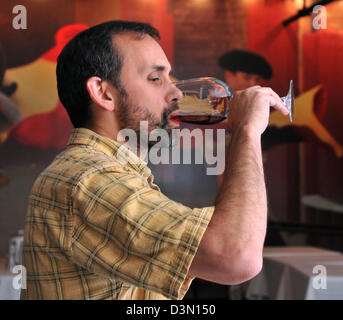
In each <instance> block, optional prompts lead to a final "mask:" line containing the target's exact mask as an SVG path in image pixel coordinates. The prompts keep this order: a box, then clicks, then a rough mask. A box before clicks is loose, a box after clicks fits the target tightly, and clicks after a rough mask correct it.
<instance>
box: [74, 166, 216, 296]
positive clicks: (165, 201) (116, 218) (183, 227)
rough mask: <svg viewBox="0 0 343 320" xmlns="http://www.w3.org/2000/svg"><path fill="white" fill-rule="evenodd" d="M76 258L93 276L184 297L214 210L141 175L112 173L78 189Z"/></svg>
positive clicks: (85, 180) (89, 179) (91, 179)
mask: <svg viewBox="0 0 343 320" xmlns="http://www.w3.org/2000/svg"><path fill="white" fill-rule="evenodd" d="M72 198H73V208H74V210H73V215H74V217H73V220H74V227H73V234H72V237H71V241H72V244H71V259H72V260H73V261H74V262H75V263H77V264H79V265H81V266H82V267H84V268H86V269H88V270H89V271H91V272H94V273H97V274H100V275H103V276H105V277H110V278H114V279H116V280H122V281H124V282H127V283H130V284H132V285H135V286H137V287H141V288H144V289H146V290H151V291H155V292H159V293H161V294H163V295H164V296H166V297H167V298H170V299H180V298H182V297H183V296H184V294H185V292H186V291H187V289H188V287H189V285H190V283H191V280H192V279H191V278H190V277H189V276H188V270H189V268H190V265H191V263H192V260H193V258H194V256H195V254H196V251H197V249H198V247H199V244H200V241H201V239H202V236H203V234H204V232H205V230H206V228H207V226H208V224H209V222H210V220H211V217H212V214H213V211H214V207H206V208H200V209H191V208H189V207H187V206H184V205H182V204H181V203H178V202H175V201H172V200H171V199H169V198H168V197H166V196H165V195H163V194H162V193H161V192H160V191H159V190H158V189H155V188H152V187H151V186H150V185H149V183H148V182H147V180H146V179H144V178H143V177H141V176H140V175H139V174H138V173H137V174H135V173H133V172H125V171H123V172H120V171H116V170H109V169H107V170H106V171H105V172H104V171H102V172H96V173H92V174H90V175H87V176H86V177H83V178H82V179H81V180H80V181H79V183H78V184H77V185H76V186H75V188H74V190H73V195H72Z"/></svg>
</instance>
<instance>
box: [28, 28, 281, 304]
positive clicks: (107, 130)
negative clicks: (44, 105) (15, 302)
mask: <svg viewBox="0 0 343 320" xmlns="http://www.w3.org/2000/svg"><path fill="white" fill-rule="evenodd" d="M158 38H159V34H158V31H157V30H156V29H154V28H153V27H151V26H150V25H148V24H145V23H137V22H127V21H109V22H106V23H103V24H100V25H97V26H94V27H91V28H89V29H87V30H85V31H83V32H82V33H80V34H78V35H77V36H76V37H75V38H73V39H72V40H71V41H70V42H69V43H68V44H67V45H66V47H65V48H64V49H63V51H62V52H61V54H60V56H59V58H58V62H57V85H58V93H59V97H60V100H61V102H62V104H63V106H64V107H65V108H66V110H67V112H68V115H69V117H70V119H71V121H72V123H73V125H74V127H75V129H73V131H72V133H71V137H70V139H69V143H68V145H67V148H66V150H65V151H63V152H62V153H61V154H59V155H58V156H57V157H56V158H55V160H54V161H53V162H52V164H51V165H50V166H49V167H48V168H47V169H45V170H44V171H43V172H42V173H41V174H40V176H39V177H38V179H37V180H36V181H35V183H34V185H33V188H32V192H31V195H30V198H29V207H28V214H27V219H26V225H25V241H24V254H23V260H24V263H23V264H24V266H25V267H26V270H27V283H26V287H27V288H26V289H22V299H182V298H183V296H184V295H185V293H186V292H187V290H188V288H189V286H190V284H191V281H192V280H193V279H194V278H195V277H199V278H201V279H205V280H208V281H213V282H217V283H222V284H238V283H241V282H243V281H246V280H248V279H250V278H252V277H254V276H255V275H256V274H257V273H259V272H260V270H261V267H262V261H263V257H262V250H263V242H264V237H265V232H266V217H267V201H266V191H265V184H264V174H263V165H262V157H261V142H260V137H261V134H262V132H263V131H264V129H265V128H266V126H267V124H268V117H269V109H270V107H271V106H272V107H274V108H276V109H277V110H279V111H280V112H282V113H283V114H285V115H286V114H288V110H287V109H286V107H285V106H284V104H283V103H282V101H281V100H280V98H279V96H278V95H277V94H276V93H275V92H273V91H272V90H271V89H270V88H262V87H259V86H256V87H253V88H250V89H247V90H245V91H242V92H240V93H237V94H236V96H235V98H234V100H233V101H232V103H231V104H230V121H229V123H230V128H231V130H232V142H231V148H230V153H229V156H228V163H227V165H226V169H225V177H224V183H223V185H222V188H221V190H219V192H218V196H217V200H216V204H215V206H214V207H207V208H197V209H191V208H189V207H187V206H184V205H182V204H181V203H177V202H175V201H172V200H170V199H169V198H167V197H166V196H165V195H163V194H162V193H161V191H160V189H159V187H158V186H156V185H155V184H154V183H153V176H152V175H151V172H150V169H149V168H148V167H147V165H146V163H145V162H143V161H142V160H141V159H140V158H139V157H138V155H137V154H134V153H133V152H131V151H130V150H128V149H127V150H123V148H122V146H123V142H121V141H119V139H118V134H119V133H120V131H121V130H122V129H131V130H134V131H136V132H137V135H139V127H140V126H139V125H140V121H147V122H148V130H149V132H151V131H152V130H154V129H156V128H163V129H166V130H169V131H170V130H172V128H173V127H175V123H173V122H172V121H171V120H170V119H169V118H170V117H169V115H170V114H171V113H172V112H173V111H174V110H176V109H177V108H178V102H179V100H180V99H181V97H182V93H181V92H180V91H179V90H178V89H177V88H176V87H175V85H174V84H173V83H172V82H171V81H170V78H169V74H170V71H171V66H170V64H169V62H168V59H167V57H166V56H165V53H164V52H163V50H162V48H161V47H160V45H159V43H158V42H157V40H156V39H158ZM119 153H120V154H119ZM119 157H127V158H128V159H127V160H128V161H127V162H126V163H125V164H123V162H122V161H119Z"/></svg>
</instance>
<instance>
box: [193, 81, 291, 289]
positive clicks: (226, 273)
mask: <svg viewBox="0 0 343 320" xmlns="http://www.w3.org/2000/svg"><path fill="white" fill-rule="evenodd" d="M270 106H273V107H275V108H276V109H278V110H279V111H281V112H282V113H283V114H287V113H288V111H287V109H286V108H285V107H284V105H283V103H282V102H281V100H280V98H279V97H278V96H277V95H276V94H275V93H274V92H273V91H272V90H271V89H269V88H261V87H252V88H249V89H247V90H244V91H242V92H239V93H238V94H237V95H236V97H235V99H234V100H233V101H232V103H231V104H230V127H231V129H232V140H231V145H230V148H229V154H228V157H227V163H226V169H225V172H224V180H223V184H222V186H221V189H220V190H219V193H218V195H217V199H216V205H215V211H214V214H213V217H212V219H211V221H210V224H209V226H208V228H207V230H206V232H205V233H204V236H203V238H202V240H201V242H200V246H199V249H198V251H197V254H196V255H195V258H194V260H193V262H192V265H191V268H190V271H189V272H190V274H192V275H194V276H197V277H200V278H203V279H206V280H209V281H214V282H219V283H223V284H236V283H240V282H243V281H246V280H248V279H250V278H252V277H253V276H255V275H256V274H257V273H258V272H259V271H260V270H261V267H262V260H263V258H262V249H263V243H264V238H265V233H266V223H267V197H266V189H265V182H264V173H263V164H262V153H261V134H262V132H263V131H264V129H265V128H266V126H267V125H268V117H269V107H270Z"/></svg>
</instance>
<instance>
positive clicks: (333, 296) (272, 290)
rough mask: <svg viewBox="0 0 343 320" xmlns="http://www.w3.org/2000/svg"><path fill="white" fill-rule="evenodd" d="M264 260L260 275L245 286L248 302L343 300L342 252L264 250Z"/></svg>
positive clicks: (273, 248) (296, 248)
mask: <svg viewBox="0 0 343 320" xmlns="http://www.w3.org/2000/svg"><path fill="white" fill-rule="evenodd" d="M263 260H264V262H263V269H262V271H261V272H260V274H259V275H257V276H256V277H255V278H254V279H252V280H250V281H249V282H247V283H246V284H245V285H243V287H244V288H245V293H244V294H245V297H246V298H247V299H272V300H327V299H330V300H341V299H343V255H342V254H341V253H339V252H335V251H330V250H325V249H320V248H314V247H270V248H265V250H264V253H263ZM235 289H237V287H236V288H233V291H234V290H235Z"/></svg>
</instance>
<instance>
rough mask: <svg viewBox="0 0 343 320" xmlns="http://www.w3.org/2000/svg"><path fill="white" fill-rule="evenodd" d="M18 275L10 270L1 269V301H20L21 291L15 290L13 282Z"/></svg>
mask: <svg viewBox="0 0 343 320" xmlns="http://www.w3.org/2000/svg"><path fill="white" fill-rule="evenodd" d="M15 276H17V274H13V273H12V272H11V271H10V270H7V269H3V268H0V300H19V299H20V289H15V288H14V287H15V286H14V285H13V280H14V278H15Z"/></svg>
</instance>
